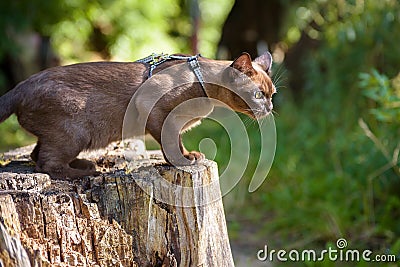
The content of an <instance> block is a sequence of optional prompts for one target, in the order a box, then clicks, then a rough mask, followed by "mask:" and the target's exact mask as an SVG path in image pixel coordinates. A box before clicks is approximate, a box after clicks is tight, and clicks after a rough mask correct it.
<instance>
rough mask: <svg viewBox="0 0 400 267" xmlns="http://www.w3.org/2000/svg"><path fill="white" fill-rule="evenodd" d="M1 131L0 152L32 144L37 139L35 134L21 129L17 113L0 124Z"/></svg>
mask: <svg viewBox="0 0 400 267" xmlns="http://www.w3.org/2000/svg"><path fill="white" fill-rule="evenodd" d="M0 133H1V134H0V152H4V151H7V150H9V149H11V148H14V147H18V146H24V145H28V144H31V143H33V142H34V140H35V138H34V137H33V136H31V135H30V134H27V133H26V132H25V131H23V130H22V129H21V127H20V126H19V124H18V121H17V117H16V116H15V115H13V116H11V117H10V118H9V119H7V120H6V121H4V122H3V123H2V124H0Z"/></svg>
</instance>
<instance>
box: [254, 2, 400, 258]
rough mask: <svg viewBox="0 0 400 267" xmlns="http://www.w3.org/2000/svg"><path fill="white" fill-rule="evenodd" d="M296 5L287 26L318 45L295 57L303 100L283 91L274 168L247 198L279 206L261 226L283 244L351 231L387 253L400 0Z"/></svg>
mask: <svg viewBox="0 0 400 267" xmlns="http://www.w3.org/2000/svg"><path fill="white" fill-rule="evenodd" d="M300 5H301V6H300V7H298V8H295V10H294V12H293V13H294V14H296V17H297V18H300V19H299V21H296V20H293V22H292V24H291V25H289V26H288V28H289V29H291V28H297V29H300V30H304V31H305V32H306V33H307V34H308V35H309V37H311V38H313V39H316V40H318V41H319V46H318V48H317V49H315V50H314V51H310V54H309V55H308V56H307V60H306V61H305V62H299V64H301V65H303V66H304V70H305V76H306V87H305V88H304V92H303V93H304V101H302V102H301V103H296V104H293V103H291V101H290V99H291V98H290V97H288V95H286V96H283V101H281V105H280V106H279V114H281V115H280V116H277V117H276V125H277V134H278V145H277V154H276V157H275V161H274V165H273V168H272V170H271V173H270V175H269V179H268V182H267V183H266V184H265V187H264V189H262V192H258V193H257V194H254V195H252V196H251V198H252V199H251V201H253V203H254V206H257V207H265V211H264V212H271V211H273V215H274V217H273V219H272V220H271V221H268V223H267V225H264V231H265V232H266V233H268V235H271V234H273V235H274V236H275V237H276V239H278V237H279V239H280V240H281V241H280V242H284V243H285V242H290V240H292V241H298V240H301V242H300V243H295V246H298V247H299V248H304V247H305V246H307V245H310V244H312V246H313V247H315V245H316V244H321V243H322V244H324V243H326V242H329V241H332V240H336V239H337V238H339V237H346V238H348V239H350V238H351V239H352V240H354V242H352V243H353V245H354V246H359V247H364V248H373V249H374V250H375V251H378V250H382V251H386V252H387V251H391V246H392V245H394V244H395V243H396V241H397V240H398V237H399V236H400V228H399V225H398V223H397V222H398V220H399V218H400V214H399V212H398V211H399V210H400V209H399V208H400V206H399V203H400V198H399V190H398V188H399V184H400V172H399V160H400V159H399V149H400V144H399V138H398V137H399V136H400V127H399V126H400V125H399V123H400V120H399V110H400V109H399V89H398V88H399V87H398V78H397V77H398V76H396V75H398V72H399V70H400V58H399V55H400V46H399V45H398V44H397V41H396V40H399V39H400V32H398V30H397V29H399V28H400V19H399V17H398V15H397V14H399V12H400V6H399V5H398V3H397V1H368V0H366V1H340V0H337V1H302V3H300ZM310 23H311V24H310ZM289 35H290V36H289ZM286 40H287V42H288V44H290V41H291V40H293V41H296V33H294V32H293V31H288V36H287V39H286ZM371 69H378V70H379V72H377V71H372V72H370V70H371ZM360 73H362V74H360ZM380 73H384V74H380ZM395 76H396V78H394V79H392V80H390V79H388V78H387V77H395ZM282 91H283V90H281V92H282ZM285 94H287V92H285ZM254 212H255V213H260V210H259V209H257V210H255V211H254ZM282 238H283V240H282ZM271 239H272V240H274V238H271ZM285 240H286V241H285ZM271 242H272V241H271ZM394 249H395V248H393V250H394ZM324 266H325V265H324ZM326 266H329V265H326ZM360 266H361V265H360Z"/></svg>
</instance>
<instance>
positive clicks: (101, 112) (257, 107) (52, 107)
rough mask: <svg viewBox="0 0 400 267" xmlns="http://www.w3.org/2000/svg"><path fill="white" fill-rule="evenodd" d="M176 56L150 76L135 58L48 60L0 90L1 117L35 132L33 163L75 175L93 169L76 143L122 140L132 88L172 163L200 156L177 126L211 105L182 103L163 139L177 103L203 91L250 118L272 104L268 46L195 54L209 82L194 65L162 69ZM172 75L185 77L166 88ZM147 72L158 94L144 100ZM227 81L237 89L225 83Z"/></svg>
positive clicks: (88, 145) (61, 175)
mask: <svg viewBox="0 0 400 267" xmlns="http://www.w3.org/2000/svg"><path fill="white" fill-rule="evenodd" d="M180 63H185V61H184V60H179V59H171V60H168V61H165V62H164V63H162V64H160V65H158V66H157V68H155V69H154V71H153V69H152V72H153V73H152V74H153V76H152V77H151V79H149V80H148V76H149V71H150V70H149V67H150V65H149V64H147V63H142V62H132V63H121V62H93V63H80V64H75V65H69V66H61V67H55V68H50V69H47V70H44V71H42V72H39V73H37V74H35V75H33V76H31V77H30V78H28V79H27V80H25V81H23V82H21V83H20V84H18V85H17V86H16V87H15V88H14V89H13V90H11V91H9V92H8V93H7V94H5V95H4V96H2V97H1V98H0V122H2V121H4V120H5V119H6V118H8V117H9V116H10V115H11V114H12V113H15V114H16V115H17V117H18V121H19V123H20V124H21V126H22V127H23V128H25V129H26V130H27V131H29V132H31V133H32V134H34V135H35V136H37V137H38V142H37V144H36V147H35V148H34V150H33V151H32V153H31V158H32V160H33V161H35V162H36V171H38V172H46V173H48V174H50V175H51V176H52V177H53V178H56V179H76V178H78V177H82V176H87V175H93V174H95V173H96V168H95V165H94V164H93V163H92V162H90V161H87V160H84V159H77V158H76V157H77V155H78V154H79V153H80V152H81V151H82V150H85V149H97V148H101V147H105V146H107V145H108V144H109V143H110V142H112V141H116V140H121V138H122V127H123V121H124V115H125V111H126V109H127V107H128V104H129V103H130V101H131V98H132V97H133V95H134V94H135V93H136V92H138V94H136V95H137V96H136V102H135V101H134V104H135V108H136V109H137V110H138V113H139V115H140V114H143V113H146V112H147V117H146V122H145V130H146V132H147V133H149V134H151V135H152V136H153V137H154V138H155V139H156V140H157V141H158V142H159V143H160V144H161V148H162V151H163V153H164V156H165V158H166V160H167V161H168V162H170V163H173V164H192V163H194V162H195V161H196V160H200V159H202V158H203V157H204V156H203V155H202V154H201V153H199V152H196V151H192V152H188V151H187V150H186V149H185V148H184V146H183V144H182V142H181V137H180V134H181V132H182V131H183V130H186V129H188V128H190V127H192V126H193V125H195V124H196V123H198V122H199V121H200V120H201V119H202V118H203V117H204V116H205V115H207V114H208V113H209V112H211V110H212V107H211V106H210V107H211V110H209V109H207V111H205V112H204V114H197V113H198V112H200V113H201V112H202V111H200V109H202V108H203V107H201V108H200V109H199V110H197V108H196V107H193V108H190V109H188V108H186V109H184V110H183V113H186V114H184V115H185V116H172V123H169V124H166V125H167V126H166V128H167V129H168V130H167V133H168V134H167V136H169V138H168V139H169V140H166V141H165V140H162V138H163V134H162V129H163V125H164V123H165V121H166V120H167V116H168V114H169V113H171V112H172V110H173V109H174V108H175V107H177V106H178V105H179V104H181V103H184V102H185V101H188V100H190V99H193V98H198V97H207V98H209V99H217V100H219V101H221V102H223V103H225V104H226V105H228V106H229V107H230V108H232V109H233V110H235V111H238V112H242V113H245V114H247V115H249V116H251V117H253V118H259V117H263V116H266V115H268V114H269V113H270V112H271V111H272V102H271V98H272V95H273V94H274V93H275V87H274V85H273V83H272V81H271V79H270V77H269V75H268V74H269V71H270V67H271V63H272V58H271V55H270V54H269V53H266V54H264V55H262V56H260V57H258V58H257V59H255V61H254V62H252V61H251V58H250V56H249V54H247V53H243V54H242V55H241V56H239V57H238V58H237V59H235V60H234V61H233V62H229V61H219V60H211V59H206V58H202V57H200V58H199V65H200V68H199V71H201V73H202V74H203V75H204V77H210V75H211V76H212V77H214V79H215V82H212V83H209V82H207V81H205V82H204V83H203V86H202V84H201V83H199V82H195V81H193V72H192V70H190V68H188V66H187V65H186V64H184V65H183V67H182V71H181V72H179V73H175V74H174V75H171V74H163V75H162V74H161V73H163V71H164V70H168V68H169V67H173V66H177V65H178V64H180ZM181 65H182V64H181ZM150 74H151V73H150ZM177 77H179V79H183V80H185V79H186V80H188V81H187V82H186V83H184V84H183V85H180V86H179V87H178V88H173V90H171V88H170V86H171V84H172V83H171V82H173V81H174V79H177ZM189 77H190V79H189ZM243 77H247V78H249V79H250V80H251V81H252V82H253V83H254V84H255V85H256V87H254V86H250V87H249V86H245V84H247V82H245V79H244V78H243ZM146 80H148V82H152V83H153V87H155V88H156V89H155V90H156V91H157V93H158V94H161V95H162V96H160V97H159V99H158V100H157V101H156V102H155V103H154V105H153V106H151V107H150V106H149V105H148V104H146V103H147V102H149V100H152V99H151V98H152V97H154V92H147V93H146V92H144V93H142V92H141V91H138V89H139V88H140V87H141V85H142V84H143V83H144V82H145V81H146ZM221 84H224V85H221ZM231 86H233V87H235V88H236V89H235V90H230V89H228V87H231ZM152 93H153V94H152ZM149 98H150V99H149ZM150 102H151V101H150ZM145 111H146V112H145ZM181 115H182V113H181ZM178 117H179V118H180V117H185V118H184V119H180V120H179V119H178ZM168 125H169V126H168Z"/></svg>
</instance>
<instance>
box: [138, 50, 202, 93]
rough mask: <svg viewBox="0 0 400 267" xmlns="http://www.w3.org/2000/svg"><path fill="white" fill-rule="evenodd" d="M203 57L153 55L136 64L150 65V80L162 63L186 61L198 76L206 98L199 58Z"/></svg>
mask: <svg viewBox="0 0 400 267" xmlns="http://www.w3.org/2000/svg"><path fill="white" fill-rule="evenodd" d="M199 57H201V55H200V54H197V55H195V56H176V55H168V54H164V53H162V54H155V53H153V54H151V55H150V56H148V57H145V58H142V59H139V60H137V61H136V62H140V63H145V64H149V65H150V69H149V74H148V78H150V77H151V76H152V75H153V71H154V70H155V69H156V68H157V66H159V65H161V64H162V63H164V62H166V61H168V60H186V62H187V63H188V66H189V69H190V70H191V71H192V72H193V73H194V75H195V76H196V78H197V80H198V81H199V83H200V86H201V89H202V90H203V92H204V94H205V95H206V96H208V95H207V92H206V89H205V82H204V78H203V74H202V73H201V69H200V64H199V60H198V58H199Z"/></svg>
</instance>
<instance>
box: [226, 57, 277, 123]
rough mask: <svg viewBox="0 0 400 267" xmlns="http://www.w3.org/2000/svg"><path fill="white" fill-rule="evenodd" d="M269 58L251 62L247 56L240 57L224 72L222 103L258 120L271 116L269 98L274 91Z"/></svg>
mask: <svg viewBox="0 0 400 267" xmlns="http://www.w3.org/2000/svg"><path fill="white" fill-rule="evenodd" d="M271 66H272V57H271V54H270V53H268V52H266V53H265V54H263V55H261V56H259V57H257V58H256V59H255V60H254V61H252V60H251V57H250V55H249V54H248V53H243V54H241V55H240V56H239V57H238V58H236V59H235V60H234V61H233V62H232V64H231V65H230V66H229V67H228V68H227V69H226V70H225V73H224V82H225V84H226V87H227V89H228V90H226V91H225V92H224V102H225V103H226V104H228V105H229V106H230V107H231V108H232V109H233V110H235V111H238V112H241V113H244V114H246V115H248V116H250V117H252V118H255V119H258V118H262V117H265V116H267V115H269V114H270V113H271V112H272V109H273V104H272V95H273V94H275V93H276V88H275V86H274V84H273V83H272V80H271V77H270V73H271Z"/></svg>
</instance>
